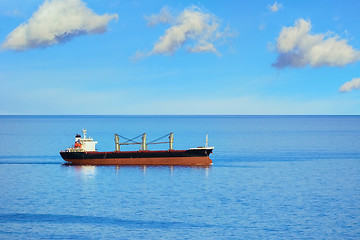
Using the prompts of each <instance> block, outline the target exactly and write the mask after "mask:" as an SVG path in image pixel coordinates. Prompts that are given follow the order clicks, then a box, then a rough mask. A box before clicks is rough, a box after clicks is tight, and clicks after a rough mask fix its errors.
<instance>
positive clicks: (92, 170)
mask: <svg viewBox="0 0 360 240" xmlns="http://www.w3.org/2000/svg"><path fill="white" fill-rule="evenodd" d="M62 166H64V167H68V168H70V169H71V168H72V169H75V171H76V172H77V173H81V174H83V175H84V176H95V175H96V171H97V169H99V168H107V169H109V168H114V169H115V172H116V173H119V172H120V170H126V169H139V170H140V171H141V172H142V173H143V175H146V173H147V171H149V170H150V171H152V170H157V169H158V170H160V169H161V170H164V169H169V172H170V174H171V175H172V174H173V173H174V172H176V170H180V169H199V170H204V172H205V176H209V169H210V168H211V166H153V165H141V166H137V165H134V166H132V165H128V166H126V165H125V166H119V165H111V166H109V165H106V166H101V165H71V164H68V163H64V164H63V165H62Z"/></svg>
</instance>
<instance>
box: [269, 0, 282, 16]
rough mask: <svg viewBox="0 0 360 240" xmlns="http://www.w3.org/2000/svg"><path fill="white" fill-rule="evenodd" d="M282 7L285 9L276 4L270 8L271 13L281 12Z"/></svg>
mask: <svg viewBox="0 0 360 240" xmlns="http://www.w3.org/2000/svg"><path fill="white" fill-rule="evenodd" d="M282 7H283V6H282V4H281V3H277V2H275V3H274V4H273V5H269V6H268V9H269V10H270V11H271V12H273V13H275V12H277V11H279V10H280V9H281V8H282Z"/></svg>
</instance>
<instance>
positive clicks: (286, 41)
mask: <svg viewBox="0 0 360 240" xmlns="http://www.w3.org/2000/svg"><path fill="white" fill-rule="evenodd" d="M310 30H311V22H310V20H308V21H306V20H304V19H298V20H297V21H296V22H295V26H294V27H283V28H282V30H281V32H280V34H279V37H278V39H277V45H276V51H277V52H278V54H279V55H278V57H277V60H276V62H275V63H273V64H272V66H273V67H276V68H284V67H304V66H306V65H310V66H311V67H321V66H331V67H333V66H337V67H342V66H345V65H347V64H350V63H353V62H356V61H359V60H360V51H358V50H356V49H354V48H353V47H352V46H350V45H349V44H348V43H347V41H346V40H345V39H341V38H340V36H338V35H334V34H330V33H326V34H311V33H310Z"/></svg>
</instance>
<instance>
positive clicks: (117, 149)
mask: <svg viewBox="0 0 360 240" xmlns="http://www.w3.org/2000/svg"><path fill="white" fill-rule="evenodd" d="M115 151H120V144H119V136H118V135H117V134H116V133H115Z"/></svg>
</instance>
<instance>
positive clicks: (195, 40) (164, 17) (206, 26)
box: [135, 6, 235, 58]
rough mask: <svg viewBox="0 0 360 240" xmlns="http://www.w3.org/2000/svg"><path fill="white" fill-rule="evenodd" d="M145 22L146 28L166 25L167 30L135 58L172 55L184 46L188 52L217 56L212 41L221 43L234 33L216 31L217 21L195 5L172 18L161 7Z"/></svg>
mask: <svg viewBox="0 0 360 240" xmlns="http://www.w3.org/2000/svg"><path fill="white" fill-rule="evenodd" d="M146 19H147V20H148V25H150V26H154V25H156V24H159V23H168V24H170V27H169V28H168V29H167V30H166V32H165V34H164V35H163V36H161V37H160V38H159V40H158V41H157V42H156V43H155V45H154V47H153V49H152V50H151V51H150V52H148V53H139V52H138V53H137V54H136V56H135V58H136V57H137V56H143V57H144V56H150V55H154V54H174V53H175V51H176V50H178V49H179V48H181V47H183V46H184V45H185V44H188V46H187V50H188V52H192V53H199V52H212V53H215V54H219V53H218V51H217V49H216V47H215V42H217V41H221V40H222V41H225V39H226V38H228V37H233V36H234V35H235V33H231V32H230V30H229V28H226V29H225V30H224V31H220V30H219V29H220V20H219V19H218V18H217V17H216V16H215V15H213V14H211V13H209V12H207V11H206V10H204V9H200V8H199V7H196V6H192V7H189V8H186V9H185V10H183V11H182V12H181V13H180V14H179V15H177V16H173V15H172V14H171V13H170V11H169V9H168V8H163V9H162V10H161V11H160V13H159V14H158V15H151V16H150V17H147V18H146Z"/></svg>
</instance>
